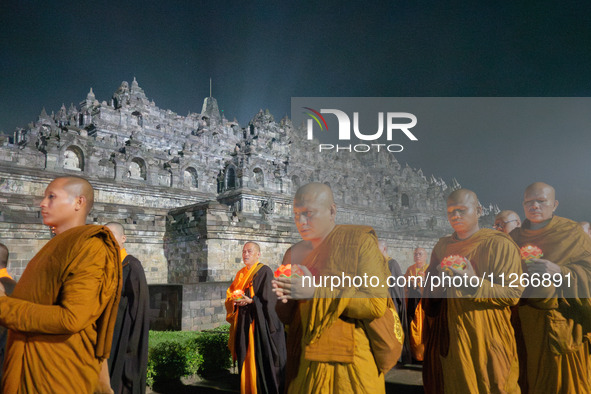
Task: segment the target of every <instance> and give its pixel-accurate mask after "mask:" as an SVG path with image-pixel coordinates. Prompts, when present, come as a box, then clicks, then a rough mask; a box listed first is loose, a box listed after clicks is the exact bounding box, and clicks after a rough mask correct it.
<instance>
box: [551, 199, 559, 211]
mask: <svg viewBox="0 0 591 394" xmlns="http://www.w3.org/2000/svg"><path fill="white" fill-rule="evenodd" d="M556 208H558V200H554V209H553V210H552V212H554V211H556Z"/></svg>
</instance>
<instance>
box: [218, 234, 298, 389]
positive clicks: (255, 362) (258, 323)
mask: <svg viewBox="0 0 591 394" xmlns="http://www.w3.org/2000/svg"><path fill="white" fill-rule="evenodd" d="M260 257H261V248H260V246H259V244H257V243H256V242H247V243H245V244H244V247H243V248H242V261H243V262H244V267H243V268H242V269H241V270H240V271H238V273H237V274H236V277H235V278H234V281H233V282H232V284H231V285H230V287H229V288H228V290H227V292H226V302H225V305H226V312H227V315H226V320H227V321H228V323H230V340H229V343H228V347H229V348H230V351H231V352H232V358H233V359H234V361H238V370H239V372H240V392H241V393H282V392H283V390H284V388H283V381H284V372H285V371H284V369H285V361H286V357H287V356H286V351H285V333H284V330H283V323H281V321H280V320H279V318H278V317H277V313H276V312H275V303H276V302H277V297H276V296H275V293H274V292H273V287H272V285H271V280H272V279H273V271H272V270H271V268H269V267H268V266H266V265H264V264H261V263H260V262H259V259H260ZM237 290H242V292H243V293H244V295H243V296H242V298H241V299H236V297H235V296H234V295H233V294H234V292H235V291H237Z"/></svg>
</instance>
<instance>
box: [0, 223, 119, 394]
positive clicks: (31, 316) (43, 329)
mask: <svg viewBox="0 0 591 394" xmlns="http://www.w3.org/2000/svg"><path fill="white" fill-rule="evenodd" d="M120 291H121V263H120V261H119V248H118V246H117V243H116V241H115V239H114V238H113V237H112V235H111V232H110V231H109V230H108V229H107V228H106V227H103V226H94V225H89V226H78V227H74V228H72V229H69V230H67V231H64V232H63V233H61V234H59V235H56V236H55V237H54V238H53V239H51V240H50V241H49V242H48V243H47V244H46V245H45V246H44V247H43V248H42V249H41V250H40V251H39V253H37V254H36V255H35V257H33V259H32V260H31V261H30V262H29V264H28V265H27V267H26V269H25V271H24V272H23V275H22V276H21V278H20V280H19V281H18V283H17V285H16V287H15V288H14V292H13V293H12V295H11V296H10V297H1V298H0V324H2V325H4V326H6V327H8V329H9V332H8V340H7V347H6V350H7V351H6V359H5V362H4V376H3V379H2V389H3V392H4V393H73V394H79V393H92V391H93V389H94V388H95V387H96V384H97V381H98V374H99V370H100V364H101V362H102V360H103V359H105V358H107V357H108V356H109V352H110V350H111V339H112V332H113V327H114V325H115V319H116V315H117V305H118V304H119V298H120Z"/></svg>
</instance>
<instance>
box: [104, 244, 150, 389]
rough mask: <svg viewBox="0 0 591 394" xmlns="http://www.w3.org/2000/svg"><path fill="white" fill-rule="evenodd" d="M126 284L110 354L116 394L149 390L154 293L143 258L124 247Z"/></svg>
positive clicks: (123, 288) (111, 379) (124, 279)
mask: <svg viewBox="0 0 591 394" xmlns="http://www.w3.org/2000/svg"><path fill="white" fill-rule="evenodd" d="M121 256H122V257H123V258H122V261H123V263H122V265H123V275H122V278H123V280H122V282H123V287H122V289H121V300H120V302H119V309H118V312H117V321H116V323H115V329H114V330H113V345H112V347H111V355H110V357H109V376H110V381H111V387H112V388H113V391H114V392H115V393H116V394H119V393H133V394H143V393H145V392H146V372H147V369H148V333H149V330H150V319H149V316H148V309H149V303H150V296H149V293H148V282H147V281H146V274H145V273H144V268H143V267H142V264H141V263H140V261H139V260H138V259H137V258H135V257H134V256H131V255H128V254H127V253H126V252H125V249H121Z"/></svg>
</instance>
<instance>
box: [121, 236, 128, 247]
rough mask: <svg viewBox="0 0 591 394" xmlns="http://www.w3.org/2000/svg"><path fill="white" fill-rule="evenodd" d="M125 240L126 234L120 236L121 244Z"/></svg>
mask: <svg viewBox="0 0 591 394" xmlns="http://www.w3.org/2000/svg"><path fill="white" fill-rule="evenodd" d="M125 241H127V235H125V234H123V235H122V236H121V245H123V244H124V243H125Z"/></svg>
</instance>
